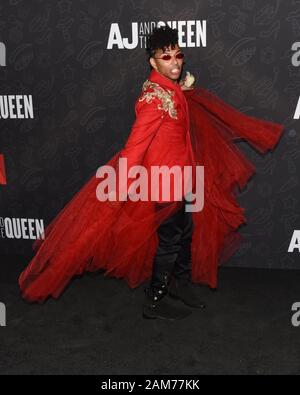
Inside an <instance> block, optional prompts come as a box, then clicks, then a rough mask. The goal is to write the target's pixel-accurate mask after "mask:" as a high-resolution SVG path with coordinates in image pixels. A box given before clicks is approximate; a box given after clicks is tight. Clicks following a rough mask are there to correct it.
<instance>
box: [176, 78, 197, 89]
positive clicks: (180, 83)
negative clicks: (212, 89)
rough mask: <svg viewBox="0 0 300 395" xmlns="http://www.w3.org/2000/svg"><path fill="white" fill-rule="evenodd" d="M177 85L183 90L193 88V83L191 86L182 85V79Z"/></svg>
mask: <svg viewBox="0 0 300 395" xmlns="http://www.w3.org/2000/svg"><path fill="white" fill-rule="evenodd" d="M179 85H180V87H181V90H183V91H191V90H193V89H194V88H195V86H194V84H193V85H192V86H190V87H187V86H185V85H184V80H180V82H179Z"/></svg>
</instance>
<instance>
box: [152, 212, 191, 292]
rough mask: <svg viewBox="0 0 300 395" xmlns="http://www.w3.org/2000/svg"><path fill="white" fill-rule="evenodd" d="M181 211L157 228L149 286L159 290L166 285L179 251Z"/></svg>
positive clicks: (181, 225) (181, 222) (181, 223)
mask: <svg viewBox="0 0 300 395" xmlns="http://www.w3.org/2000/svg"><path fill="white" fill-rule="evenodd" d="M183 216H184V215H183V211H182V209H181V208H180V209H179V210H178V211H177V212H175V213H174V214H173V215H171V216H170V217H168V218H166V219H165V220H164V222H162V223H161V225H160V226H159V228H158V230H157V233H158V239H159V244H158V248H157V250H156V254H155V257H154V260H153V269H152V279H151V283H150V286H151V287H152V288H160V286H161V285H162V284H163V285H165V284H168V282H169V280H170V275H171V272H172V270H173V268H174V264H175V262H176V259H177V256H178V253H179V251H180V249H181V237H182V233H183V229H182V227H183Z"/></svg>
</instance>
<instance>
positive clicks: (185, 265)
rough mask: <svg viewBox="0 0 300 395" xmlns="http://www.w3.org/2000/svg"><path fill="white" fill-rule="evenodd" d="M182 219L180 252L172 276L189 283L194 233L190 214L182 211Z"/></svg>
mask: <svg viewBox="0 0 300 395" xmlns="http://www.w3.org/2000/svg"><path fill="white" fill-rule="evenodd" d="M183 210H184V209H183ZM183 217H184V218H183V232H182V236H181V239H180V250H179V253H178V255H177V259H176V261H175V264H174V269H173V275H174V277H175V278H177V279H180V280H182V281H191V277H192V276H191V269H192V267H191V265H192V260H191V258H192V252H191V244H192V236H193V231H194V223H193V216H192V213H191V212H185V211H184V212H183Z"/></svg>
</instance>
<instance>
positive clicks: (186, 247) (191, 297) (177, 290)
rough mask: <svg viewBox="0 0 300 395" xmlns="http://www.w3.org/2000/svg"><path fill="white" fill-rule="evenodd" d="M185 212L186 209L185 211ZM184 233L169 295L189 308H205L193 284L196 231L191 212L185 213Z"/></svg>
mask: <svg viewBox="0 0 300 395" xmlns="http://www.w3.org/2000/svg"><path fill="white" fill-rule="evenodd" d="M183 210H184V209H183ZM183 217H184V218H183V233H182V236H181V240H180V246H181V248H180V251H179V253H178V255H177V259H176V262H175V264H174V269H173V273H172V274H173V276H174V278H173V279H172V283H171V286H170V289H169V294H170V296H172V297H173V298H175V299H180V300H182V301H183V302H184V303H185V304H186V305H187V306H190V307H197V308H203V307H205V304H204V303H203V302H202V301H201V300H200V299H199V297H198V294H197V291H198V290H196V286H195V285H193V284H192V273H191V271H192V251H191V247H192V236H193V231H194V223H193V216H192V213H191V212H187V211H185V210H184V211H183Z"/></svg>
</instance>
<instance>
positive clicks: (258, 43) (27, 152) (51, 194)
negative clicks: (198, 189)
mask: <svg viewBox="0 0 300 395" xmlns="http://www.w3.org/2000/svg"><path fill="white" fill-rule="evenodd" d="M160 20H161V21H189V20H201V21H203V20H206V21H207V42H206V46H200V47H189V48H184V52H185V54H186V58H187V60H186V66H185V70H189V71H191V72H192V73H193V74H195V76H196V77H197V85H202V86H204V87H205V88H208V89H210V90H212V91H214V92H215V93H217V94H218V95H219V96H220V97H221V98H222V99H224V100H225V101H227V102H228V103H230V104H232V105H233V106H235V107H236V108H238V109H240V110H241V111H243V112H246V113H248V114H249V115H253V116H256V117H259V118H265V119H270V120H274V121H276V122H280V123H284V124H285V134H284V136H283V138H282V139H281V141H280V143H279V145H278V147H277V149H276V151H275V153H274V154H268V155H266V156H264V157H262V156H260V155H259V154H258V153H257V152H255V151H253V150H252V149H250V148H249V147H247V146H246V145H245V144H243V143H242V144H240V146H241V148H242V149H243V150H245V151H246V153H247V155H248V156H249V158H250V159H251V160H252V161H253V162H254V163H255V165H256V167H257V174H256V176H255V177H254V178H253V179H252V180H251V182H250V183H249V185H248V187H247V188H246V189H245V190H244V191H243V192H242V193H241V195H240V198H239V200H240V203H241V204H242V205H243V206H244V207H245V208H246V214H247V218H248V224H247V226H244V227H242V228H241V233H242V234H243V235H244V236H245V241H244V242H243V244H242V247H241V248H240V250H239V251H238V252H237V253H236V255H235V256H234V257H233V258H232V259H231V260H230V262H229V264H230V265H238V266H252V267H266V268H269V267H272V268H298V267H299V265H298V251H297V250H296V251H295V252H293V253H288V251H287V249H288V246H289V243H290V240H291V237H292V234H293V231H294V229H297V226H298V223H299V221H300V220H299V188H300V187H299V185H298V184H299V179H298V166H299V161H300V155H299V154H300V150H299V134H298V130H297V128H298V125H297V120H294V119H293V114H294V111H295V108H296V104H297V100H298V94H299V91H300V72H299V70H298V69H297V67H295V66H293V64H292V61H291V59H292V51H291V46H292V44H293V43H294V42H296V41H297V39H298V38H299V37H300V2H299V1H296V0H289V1H280V0H264V1H258V0H256V1H255V0H230V1H229V0H226V1H225V0H224V1H222V0H201V1H200V0H190V1H189V0H185V1H183V0H180V1H179V0H177V1H170V0H152V1H151V2H149V1H147V2H146V1H144V0H128V1H124V0H119V1H117V0H110V1H99V0H98V1H96V0H77V1H70V0H59V1H52V0H51V1H50V0H43V1H38V0H11V1H4V0H1V5H0V42H2V43H3V44H4V45H5V48H6V62H5V63H6V64H5V65H2V66H1V67H0V84H1V90H0V95H18V94H20V95H32V98H33V107H34V118H33V119H0V128H1V133H0V153H1V154H3V156H4V162H5V169H6V184H3V185H0V217H1V218H2V219H4V218H10V219H12V218H19V219H20V218H32V219H39V220H42V221H43V222H44V224H45V226H46V225H47V223H48V222H49V221H50V220H51V219H52V218H53V217H54V216H55V215H56V214H57V213H58V212H59V210H60V209H61V208H62V207H63V206H64V205H65V204H66V203H67V202H68V201H69V199H70V198H71V197H72V196H73V195H74V193H75V192H76V191H78V190H79V189H80V187H81V186H82V185H83V184H84V183H85V182H86V181H87V180H88V178H89V177H90V176H91V175H92V174H93V173H94V172H95V170H96V169H97V168H98V167H99V166H100V165H102V164H104V163H105V162H106V161H107V160H108V159H110V158H111V157H112V156H113V154H114V153H116V152H117V151H118V150H119V149H121V148H122V146H123V144H124V143H125V141H126V139H127V136H128V134H129V132H130V128H131V125H132V123H133V120H134V102H135V99H136V97H137V96H138V95H139V93H140V89H141V86H142V83H143V82H144V80H145V79H146V78H147V75H148V73H149V66H148V64H147V62H146V57H145V51H144V49H143V48H140V47H139V46H138V47H137V48H134V49H119V48H116V47H114V48H113V49H107V43H108V37H109V32H110V28H111V24H112V23H118V24H119V28H120V32H121V34H122V37H123V38H124V37H128V40H129V41H130V40H131V26H132V23H133V22H138V23H140V24H143V23H148V22H150V21H154V22H157V21H160ZM140 26H141V25H140ZM2 55H3V54H2ZM3 59H4V58H3ZM2 171H3V169H2ZM4 236H5V235H4ZM32 242H33V240H31V239H25V238H21V239H16V238H7V237H0V253H1V255H7V254H8V255H10V254H12V255H13V254H16V252H17V253H18V254H21V255H24V266H25V265H26V263H27V261H26V259H25V257H29V256H30V254H31V245H32Z"/></svg>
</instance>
